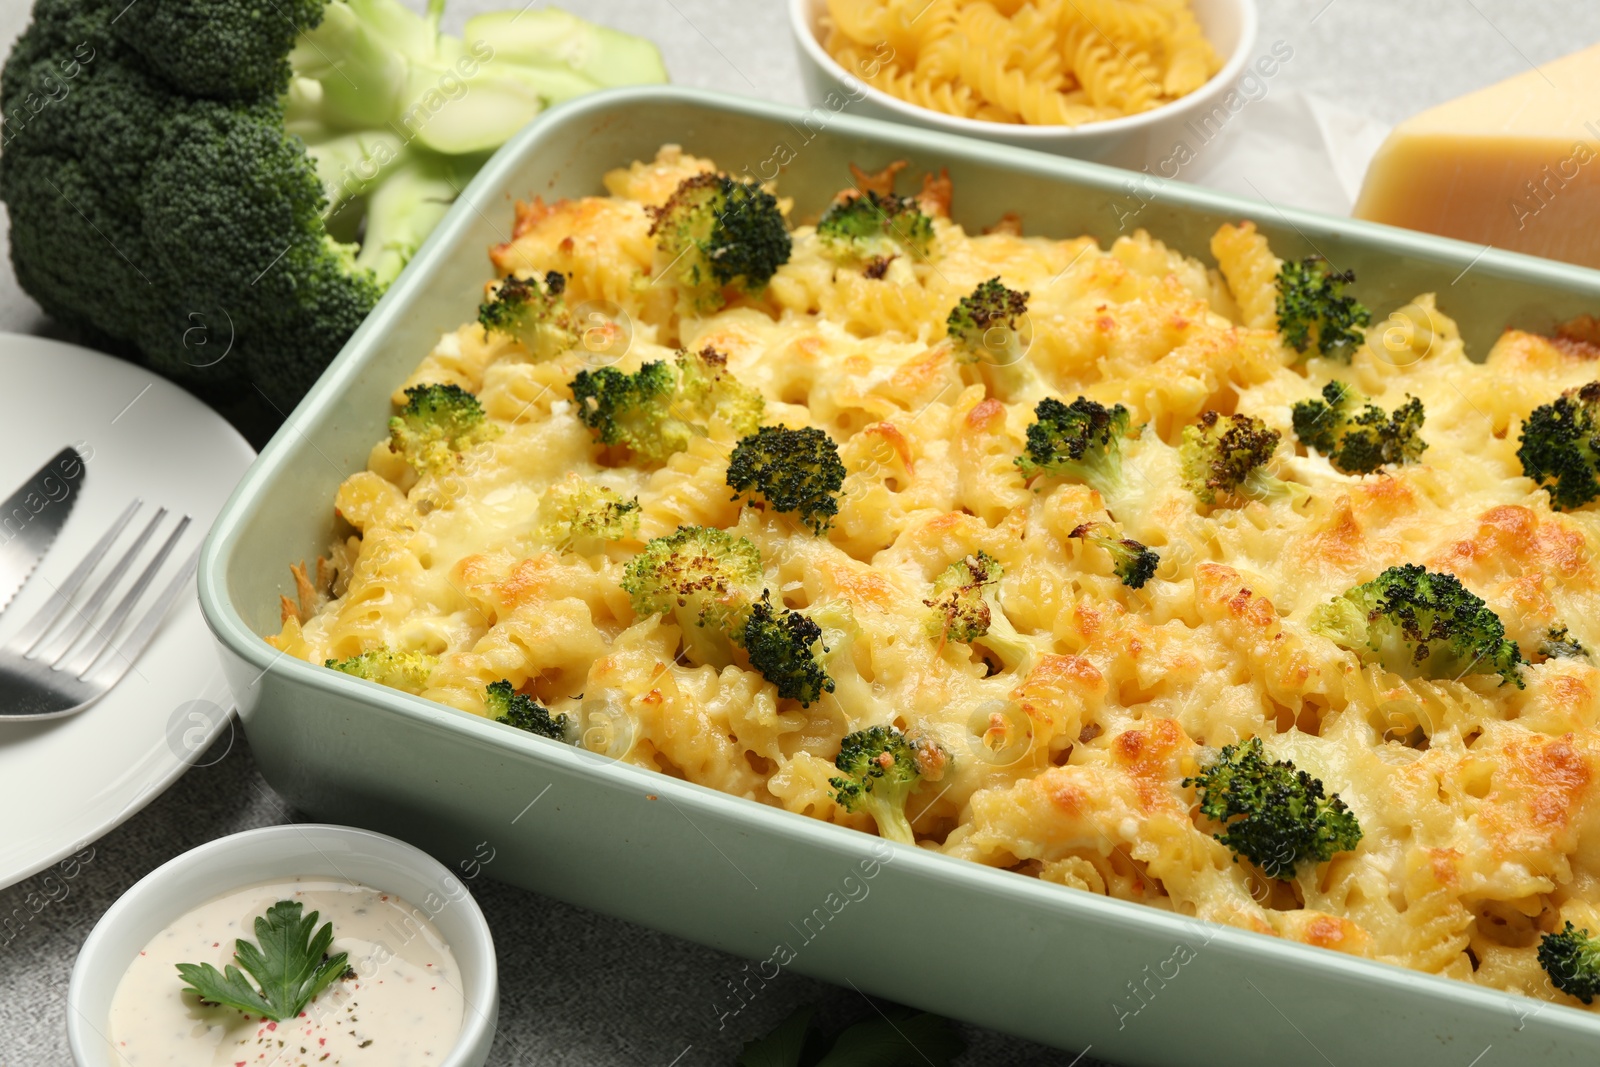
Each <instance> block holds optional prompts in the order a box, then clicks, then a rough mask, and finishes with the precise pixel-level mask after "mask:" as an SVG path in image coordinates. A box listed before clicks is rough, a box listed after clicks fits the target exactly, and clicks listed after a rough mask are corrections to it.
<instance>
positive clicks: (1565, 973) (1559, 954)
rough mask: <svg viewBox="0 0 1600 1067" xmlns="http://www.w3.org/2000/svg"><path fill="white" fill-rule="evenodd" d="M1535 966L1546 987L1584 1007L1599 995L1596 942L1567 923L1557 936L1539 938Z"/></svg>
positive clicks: (1599, 949) (1598, 945)
mask: <svg viewBox="0 0 1600 1067" xmlns="http://www.w3.org/2000/svg"><path fill="white" fill-rule="evenodd" d="M1539 966H1541V967H1543V968H1544V973H1545V974H1547V975H1549V976H1550V984H1551V985H1553V986H1555V987H1556V988H1557V989H1559V990H1561V992H1563V993H1565V994H1567V995H1568V996H1572V997H1577V998H1578V999H1579V1000H1581V1001H1583V1002H1584V1003H1585V1004H1592V1003H1594V998H1595V997H1596V996H1597V995H1600V940H1597V939H1595V938H1593V937H1591V936H1589V931H1588V930H1586V929H1585V930H1579V929H1577V928H1576V927H1574V926H1573V925H1572V923H1570V922H1569V923H1567V925H1566V929H1564V930H1562V931H1561V932H1560V933H1555V934H1545V935H1544V936H1543V937H1541V938H1540V939H1539Z"/></svg>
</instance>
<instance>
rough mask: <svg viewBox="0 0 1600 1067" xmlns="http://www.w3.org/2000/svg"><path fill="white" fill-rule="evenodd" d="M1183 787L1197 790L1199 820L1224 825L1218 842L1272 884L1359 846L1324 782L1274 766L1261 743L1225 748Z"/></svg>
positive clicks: (1350, 820) (1353, 823)
mask: <svg viewBox="0 0 1600 1067" xmlns="http://www.w3.org/2000/svg"><path fill="white" fill-rule="evenodd" d="M1183 784H1184V785H1185V786H1190V785H1192V786H1194V787H1195V793H1196V796H1197V798H1198V799H1199V801H1200V813H1201V814H1202V815H1205V816H1206V817H1207V818H1209V819H1212V820H1214V821H1215V822H1218V823H1221V824H1222V825H1223V832H1222V833H1218V834H1213V835H1212V836H1213V837H1215V838H1216V839H1217V840H1218V841H1221V842H1222V843H1223V844H1224V845H1227V846H1228V847H1229V848H1231V849H1233V851H1234V854H1235V859H1236V860H1237V857H1239V856H1243V857H1244V858H1245V859H1247V860H1249V861H1250V862H1251V863H1254V864H1255V865H1256V866H1257V867H1260V868H1261V873H1262V874H1265V875H1266V876H1267V877H1268V878H1291V877H1293V876H1294V873H1295V869H1296V868H1297V867H1298V866H1299V865H1300V864H1302V863H1305V862H1308V861H1309V862H1314V863H1324V862H1326V861H1327V860H1330V859H1332V858H1333V857H1334V855H1335V854H1336V853H1339V852H1348V851H1350V850H1351V849H1354V848H1355V847H1356V845H1357V844H1358V843H1359V842H1360V841H1361V824H1360V823H1359V822H1357V820H1356V817H1355V814H1354V813H1353V812H1351V811H1350V809H1349V808H1347V807H1346V806H1345V803H1344V801H1343V800H1340V799H1339V794H1337V793H1335V794H1333V795H1332V796H1331V797H1330V796H1325V795H1324V791H1323V786H1322V782H1321V781H1319V780H1318V779H1316V778H1313V777H1311V775H1309V774H1307V773H1306V772H1305V771H1300V770H1296V769H1295V766H1294V764H1293V763H1290V762H1289V761H1287V760H1276V761H1274V762H1272V763H1268V762H1267V761H1266V758H1265V756H1264V755H1263V749H1262V745H1261V738H1259V737H1252V738H1250V739H1249V740H1248V741H1245V742H1244V743H1242V744H1238V745H1225V746H1223V749H1222V751H1221V752H1220V753H1218V755H1217V758H1216V759H1215V760H1213V761H1212V762H1211V763H1210V764H1209V765H1208V766H1207V767H1206V768H1205V769H1204V770H1202V771H1201V772H1200V775H1199V776H1198V777H1195V778H1185V779H1184V780H1183Z"/></svg>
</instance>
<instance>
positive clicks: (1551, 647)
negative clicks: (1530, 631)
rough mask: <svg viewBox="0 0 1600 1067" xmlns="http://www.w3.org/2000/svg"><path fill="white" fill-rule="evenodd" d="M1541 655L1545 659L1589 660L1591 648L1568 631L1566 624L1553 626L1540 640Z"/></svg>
mask: <svg viewBox="0 0 1600 1067" xmlns="http://www.w3.org/2000/svg"><path fill="white" fill-rule="evenodd" d="M1539 655H1541V656H1543V657H1544V658H1545V659H1581V660H1588V659H1589V658H1590V656H1589V650H1588V649H1587V648H1585V647H1584V646H1583V643H1582V642H1581V641H1579V640H1578V639H1577V638H1576V637H1573V636H1572V635H1571V634H1569V633H1567V628H1566V627H1565V626H1552V627H1550V629H1549V630H1548V631H1546V632H1545V635H1544V640H1543V641H1541V642H1539Z"/></svg>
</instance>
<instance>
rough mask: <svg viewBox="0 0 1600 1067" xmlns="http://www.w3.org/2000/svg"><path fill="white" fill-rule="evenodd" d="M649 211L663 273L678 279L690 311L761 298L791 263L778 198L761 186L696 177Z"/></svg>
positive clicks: (719, 177)
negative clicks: (745, 295) (744, 297)
mask: <svg viewBox="0 0 1600 1067" xmlns="http://www.w3.org/2000/svg"><path fill="white" fill-rule="evenodd" d="M650 210H651V214H652V215H653V216H654V219H655V221H654V224H653V225H652V226H651V227H650V236H652V237H654V238H655V239H656V250H657V254H658V257H657V258H658V260H659V266H660V271H659V272H658V273H666V272H667V271H671V272H673V274H674V276H675V277H676V279H677V282H678V285H679V293H680V296H681V298H682V300H681V303H682V306H683V308H684V309H685V310H686V311H689V312H702V311H716V310H718V309H719V308H721V307H722V306H723V305H724V304H725V303H727V301H728V299H729V295H730V294H732V295H734V296H737V295H739V294H743V293H748V294H751V295H757V294H759V293H760V292H761V291H762V290H763V289H765V288H766V286H767V282H768V281H769V280H770V279H771V278H772V276H773V275H774V274H775V273H777V270H778V268H779V267H781V266H783V265H784V264H785V263H787V262H789V251H790V240H789V230H788V228H787V227H786V226H785V225H784V222H783V213H782V212H781V211H779V210H778V201H777V198H776V197H774V196H773V195H772V194H771V193H769V192H767V191H766V190H765V189H763V188H761V186H760V185H759V184H758V183H756V182H740V181H735V180H734V179H732V178H729V177H726V176H724V175H721V174H696V175H695V176H694V177H692V178H685V179H684V181H683V183H682V184H681V185H679V186H678V188H677V190H676V191H675V192H674V193H673V194H672V197H671V199H669V200H668V201H667V202H666V203H665V204H663V205H661V206H660V207H657V208H651V209H650Z"/></svg>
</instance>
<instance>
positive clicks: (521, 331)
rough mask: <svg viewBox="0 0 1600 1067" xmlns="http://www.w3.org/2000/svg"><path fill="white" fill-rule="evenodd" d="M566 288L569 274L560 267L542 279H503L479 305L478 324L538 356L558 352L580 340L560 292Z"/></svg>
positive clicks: (536, 357)
mask: <svg viewBox="0 0 1600 1067" xmlns="http://www.w3.org/2000/svg"><path fill="white" fill-rule="evenodd" d="M566 288H567V276H566V275H565V274H562V273H561V272H560V271H558V270H553V271H550V272H549V273H547V274H546V275H545V276H544V277H543V278H542V279H540V278H538V277H532V278H519V277H517V276H516V275H512V276H511V277H509V278H504V279H502V280H501V282H500V283H499V285H498V286H496V288H495V292H494V295H493V296H492V297H490V298H489V299H488V300H486V301H484V302H483V303H482V304H480V305H479V306H478V324H479V325H481V326H482V327H483V328H484V329H485V330H486V331H488V332H489V333H501V334H505V335H506V336H507V337H511V338H513V339H515V340H517V341H519V342H521V343H522V346H523V347H524V348H526V349H527V350H528V351H529V353H531V354H532V355H533V357H534V358H535V359H546V358H548V357H550V356H554V355H558V354H560V353H562V352H565V351H566V350H567V349H569V348H571V347H572V346H573V345H574V344H576V343H577V337H576V335H574V334H573V332H572V316H571V314H570V313H569V312H568V310H567V302H566V300H565V299H564V298H563V297H562V295H561V294H562V293H564V292H565V291H566Z"/></svg>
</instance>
